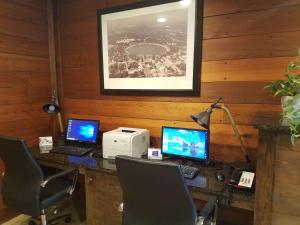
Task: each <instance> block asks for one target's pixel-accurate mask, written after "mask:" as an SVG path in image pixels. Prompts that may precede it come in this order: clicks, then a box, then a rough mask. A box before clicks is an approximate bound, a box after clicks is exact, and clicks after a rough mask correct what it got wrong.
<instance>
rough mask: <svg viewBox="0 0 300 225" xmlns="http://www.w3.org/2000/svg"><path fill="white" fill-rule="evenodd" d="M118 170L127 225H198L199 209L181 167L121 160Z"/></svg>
mask: <svg viewBox="0 0 300 225" xmlns="http://www.w3.org/2000/svg"><path fill="white" fill-rule="evenodd" d="M116 166H117V171H118V176H119V181H120V184H121V187H122V190H123V203H124V206H123V225H195V224H196V221H197V212H196V207H195V205H194V202H193V199H192V197H191V194H190V191H189V190H188V188H187V186H186V184H185V181H184V178H183V176H182V173H181V171H180V168H179V166H178V165H176V164H173V163H165V162H154V161H149V160H144V159H137V158H131V157H127V156H117V157H116Z"/></svg>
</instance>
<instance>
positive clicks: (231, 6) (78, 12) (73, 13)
mask: <svg viewBox="0 0 300 225" xmlns="http://www.w3.org/2000/svg"><path fill="white" fill-rule="evenodd" d="M138 1H139V0H134V1H133V0H132V1H130V0H117V1H116V0H114V1H98V0H89V4H85V2H84V1H72V0H64V1H63V2H62V3H61V8H62V10H63V11H64V12H65V13H64V15H63V17H62V19H63V20H65V21H69V20H74V19H78V18H82V17H88V16H92V15H94V13H95V9H97V8H105V7H112V6H117V5H125V4H127V3H130V2H131V3H132V2H138ZM297 4H300V1H299V0H288V1H282V0H268V1H261V0H249V1H236V0H227V1H225V2H223V1H219V0H204V17H209V16H215V15H223V14H233V13H239V12H247V11H256V10H264V9H271V8H279V7H285V6H293V5H297Z"/></svg>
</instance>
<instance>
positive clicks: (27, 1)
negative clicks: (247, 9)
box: [11, 0, 46, 13]
mask: <svg viewBox="0 0 300 225" xmlns="http://www.w3.org/2000/svg"><path fill="white" fill-rule="evenodd" d="M11 1H12V2H13V3H14V4H17V5H18V4H19V5H24V6H28V7H31V8H34V9H38V10H41V11H43V12H44V13H45V10H46V0H11Z"/></svg>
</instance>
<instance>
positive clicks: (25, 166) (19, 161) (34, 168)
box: [0, 136, 78, 225]
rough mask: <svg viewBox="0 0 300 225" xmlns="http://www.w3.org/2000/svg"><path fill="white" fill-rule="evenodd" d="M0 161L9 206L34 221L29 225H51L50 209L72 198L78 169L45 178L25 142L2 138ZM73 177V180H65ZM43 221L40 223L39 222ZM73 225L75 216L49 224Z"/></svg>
mask: <svg viewBox="0 0 300 225" xmlns="http://www.w3.org/2000/svg"><path fill="white" fill-rule="evenodd" d="M0 158H1V159H2V160H3V162H4V165H5V173H4V178H3V188H2V196H3V201H4V203H5V205H6V206H7V207H8V208H11V209H13V210H15V211H16V212H19V213H23V214H27V215H30V216H32V217H33V219H32V220H30V221H29V224H30V225H32V224H36V223H40V222H41V224H42V225H46V224H47V220H46V209H47V208H48V207H50V206H52V205H54V204H56V203H57V202H58V201H60V200H62V199H63V198H65V197H67V196H69V195H71V194H72V193H73V191H74V189H75V186H76V182H77V175H78V170H77V169H69V170H66V171H62V172H60V173H57V174H54V175H52V176H49V177H48V178H46V179H45V178H44V174H43V171H42V169H41V168H40V166H39V165H38V163H37V162H36V161H35V159H34V158H33V156H32V154H31V152H30V151H29V150H28V148H27V145H26V142H25V141H24V140H22V139H16V138H11V137H3V136H0ZM69 174H73V180H69V179H66V177H65V176H67V175H69ZM39 216H40V217H41V218H40V220H41V221H40V222H39V221H38V220H36V219H35V218H38V217H39ZM58 219H64V220H65V222H71V214H65V215H62V216H59V217H56V218H54V219H51V221H50V220H49V221H48V223H49V224H51V223H53V222H55V221H56V222H57V220H58Z"/></svg>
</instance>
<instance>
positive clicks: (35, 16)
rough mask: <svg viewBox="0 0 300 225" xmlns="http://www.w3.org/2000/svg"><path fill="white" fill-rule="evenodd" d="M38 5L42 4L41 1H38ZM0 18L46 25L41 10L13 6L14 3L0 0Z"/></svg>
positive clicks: (24, 6) (25, 6) (20, 5)
mask: <svg viewBox="0 0 300 225" xmlns="http://www.w3.org/2000/svg"><path fill="white" fill-rule="evenodd" d="M20 2H21V1H20ZM22 2H24V1H22ZM40 3H43V1H40ZM0 16H1V17H2V16H3V17H7V18H13V19H18V20H21V21H26V22H30V23H34V24H44V25H46V23H47V20H46V16H45V13H44V12H43V10H40V9H35V8H32V7H28V5H22V4H15V2H14V1H5V0H1V8H0Z"/></svg>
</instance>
